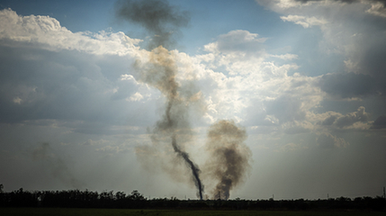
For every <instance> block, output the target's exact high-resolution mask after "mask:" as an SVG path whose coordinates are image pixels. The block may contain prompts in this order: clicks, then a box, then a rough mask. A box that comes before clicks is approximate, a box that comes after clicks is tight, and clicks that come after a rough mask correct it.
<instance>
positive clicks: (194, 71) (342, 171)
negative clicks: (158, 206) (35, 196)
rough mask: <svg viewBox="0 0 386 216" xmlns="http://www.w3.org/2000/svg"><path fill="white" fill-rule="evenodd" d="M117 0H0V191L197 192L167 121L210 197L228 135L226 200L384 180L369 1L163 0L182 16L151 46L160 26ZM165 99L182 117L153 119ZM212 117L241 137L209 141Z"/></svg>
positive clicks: (363, 188)
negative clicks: (149, 25)
mask: <svg viewBox="0 0 386 216" xmlns="http://www.w3.org/2000/svg"><path fill="white" fill-rule="evenodd" d="M125 2H126V1H118V2H114V1H0V29H1V31H0V61H1V62H0V71H1V75H0V103H1V104H2V106H1V108H0V116H1V118H0V129H1V132H0V133H1V136H0V145H1V150H0V173H2V174H1V175H0V183H2V184H3V185H4V189H5V190H6V191H12V190H16V189H19V188H20V187H23V188H24V189H26V190H61V189H74V188H77V189H89V190H97V191H103V190H114V191H125V192H127V193H129V192H131V191H132V190H139V191H140V192H141V193H143V194H144V195H145V196H147V197H171V196H175V197H177V198H181V199H182V198H184V197H185V196H186V197H189V198H196V197H197V196H196V195H197V194H196V187H195V180H194V179H192V176H191V173H190V170H189V167H188V166H186V162H184V161H183V160H182V157H181V155H179V154H177V153H176V152H175V151H173V148H172V147H171V145H170V143H171V138H172V137H173V136H176V137H177V141H178V146H179V147H180V148H181V149H182V150H183V151H185V152H186V153H188V154H189V156H190V159H191V160H192V161H193V162H194V163H195V164H196V165H197V167H199V168H200V170H201V172H200V176H201V179H202V182H203V184H204V186H205V188H204V196H205V197H207V198H213V196H214V195H215V194H216V193H215V191H216V190H217V189H218V187H217V186H216V185H217V184H218V182H217V180H218V179H216V178H215V177H214V176H213V173H215V171H214V168H213V167H221V166H223V164H224V163H220V162H219V160H220V159H219V157H216V156H214V155H216V154H215V153H214V152H216V149H219V148H221V147H224V148H225V147H226V148H231V147H232V148H235V149H237V151H235V152H238V153H239V154H240V155H241V156H242V157H241V158H242V160H241V159H240V160H239V161H243V163H240V164H242V165H243V169H242V170H244V171H245V172H242V173H241V174H239V176H238V177H237V178H235V180H234V181H235V183H234V185H231V187H230V198H231V199H232V198H236V197H240V198H245V199H268V198H271V197H272V194H274V195H275V198H277V199H296V198H306V199H318V198H326V196H327V194H329V196H330V197H340V196H347V197H357V196H377V195H381V193H382V188H383V187H384V186H385V184H386V171H385V169H384V168H383V167H384V166H385V165H386V158H385V157H384V155H385V153H386V146H385V142H384V140H385V136H386V134H385V129H386V117H385V116H386V113H385V110H386V102H385V101H386V100H385V93H386V89H385V86H386V72H385V68H386V64H385V61H384V60H383V58H384V57H383V56H384V55H385V54H386V39H385V38H386V37H385V36H386V27H385V26H386V9H385V5H384V3H383V2H382V1H376V0H374V1H360V0H358V1H349V2H346V1H339V0H337V1H335V0H324V1H297V0H275V1H268V0H257V1H188V0H184V1H162V2H163V3H165V4H166V5H167V8H168V9H169V10H170V11H169V12H170V14H172V15H173V16H177V15H179V14H185V15H186V14H187V17H188V21H189V22H188V23H187V25H186V26H184V25H182V26H177V27H179V28H174V27H175V26H172V24H170V23H168V24H167V28H170V29H172V30H170V29H167V28H165V29H162V30H165V32H168V33H170V35H171V36H172V39H173V40H172V41H166V42H167V43H168V44H171V45H170V46H169V45H168V44H157V46H158V45H161V47H158V48H156V49H153V48H154V46H153V47H150V46H149V44H150V45H151V44H152V43H156V42H157V40H158V39H159V37H160V35H154V32H152V30H151V29H146V28H145V27H143V26H141V24H139V23H141V22H143V20H140V21H139V22H137V23H135V22H134V21H133V19H135V18H128V19H126V18H125V16H127V17H130V14H125V16H118V15H117V14H118V11H119V9H120V8H123V7H124V6H123V5H124V4H125ZM129 2H136V1H129ZM155 2H158V1H153V3H155ZM130 7H132V6H130ZM144 13H145V12H144ZM145 18H146V17H144V19H145ZM130 19H131V20H130ZM161 36H162V35H161ZM163 47H167V48H169V50H166V49H164V48H163ZM168 71H169V72H170V71H171V72H172V73H171V74H170V73H167V72H168ZM164 77H168V78H169V81H170V80H172V81H173V82H172V83H174V82H175V84H176V85H175V87H176V88H175V90H176V94H174V93H173V91H172V90H170V89H174V88H169V87H170V86H171V85H170V82H169V83H168V84H166V83H165V82H164V81H162V80H163V79H162V78H164ZM172 93H173V94H172ZM168 104H169V105H170V106H171V107H172V109H171V110H172V113H173V114H172V115H171V116H172V119H175V120H173V121H175V122H177V123H176V124H177V125H179V127H175V128H174V127H172V128H167V130H166V129H162V130H161V128H162V127H161V126H162V124H163V123H165V121H166V120H165V119H166V117H165V116H167V115H168V112H169V111H168V109H167V107H168ZM222 120H227V121H229V124H230V125H234V126H235V127H234V128H237V129H238V130H240V131H245V133H246V135H247V136H246V138H245V140H244V138H240V139H236V138H234V137H227V135H223V137H224V138H223V139H220V140H222V141H216V140H213V137H211V135H210V134H213V133H212V132H213V130H215V129H216V128H217V129H218V130H220V129H219V128H218V126H219V125H222V124H224V121H222ZM169 123H170V122H169ZM181 128H184V129H186V130H182V129H181ZM211 131H212V132H211ZM220 131H221V130H220ZM229 134H232V133H229ZM242 137H243V136H242ZM228 139H229V140H233V141H234V142H235V143H238V144H237V145H235V146H237V147H235V146H234V145H229V143H233V141H232V142H231V141H229V140H228ZM227 140H228V141H227ZM235 140H236V141H235ZM215 165H216V166H215ZM240 166H241V165H240ZM224 169H225V168H224ZM224 175H225V174H224ZM229 178H230V177H229Z"/></svg>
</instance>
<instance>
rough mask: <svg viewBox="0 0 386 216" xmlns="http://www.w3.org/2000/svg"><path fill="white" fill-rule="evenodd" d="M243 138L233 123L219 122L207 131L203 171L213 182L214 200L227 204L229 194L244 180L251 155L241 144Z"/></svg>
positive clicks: (245, 136)
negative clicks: (206, 151) (223, 201)
mask: <svg viewBox="0 0 386 216" xmlns="http://www.w3.org/2000/svg"><path fill="white" fill-rule="evenodd" d="M246 138H247V133H246V131H245V129H243V128H241V127H237V126H236V125H235V123H234V122H233V121H226V120H221V121H219V122H217V123H215V124H213V125H212V126H211V127H210V129H209V131H208V140H207V143H206V149H207V150H208V151H209V153H210V156H211V157H210V159H209V161H208V162H207V165H206V168H207V172H208V175H209V177H210V179H212V180H215V181H216V186H215V189H214V190H213V191H212V196H213V198H214V199H223V200H227V199H228V198H229V195H230V190H231V189H233V188H234V187H235V186H237V185H238V184H240V183H242V182H243V180H244V179H245V177H246V176H247V174H248V171H249V169H250V159H251V151H250V149H249V148H248V147H247V146H246V145H245V144H244V141H245V140H246Z"/></svg>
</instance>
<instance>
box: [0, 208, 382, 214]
mask: <svg viewBox="0 0 386 216" xmlns="http://www.w3.org/2000/svg"><path fill="white" fill-rule="evenodd" d="M0 215H4V216H24V215H25V216H27V215H28V216H34V215H36V216H37V215H39V216H48V215H55V216H64V215H66V216H131V215H133V216H135V215H147V216H169V215H170V216H179V215H181V216H193V215H204V216H232V215H234V216H236V215H237V216H249V215H258V216H295V215H296V216H313V215H315V216H319V215H320V216H321V215H329V216H341V215H347V216H349V215H350V216H356V215H358V216H359V215H363V216H365V215H366V216H373V215H374V216H376V215H386V213H385V212H368V211H245V210H240V211H216V210H191V211H189V210H132V209H75V208H0Z"/></svg>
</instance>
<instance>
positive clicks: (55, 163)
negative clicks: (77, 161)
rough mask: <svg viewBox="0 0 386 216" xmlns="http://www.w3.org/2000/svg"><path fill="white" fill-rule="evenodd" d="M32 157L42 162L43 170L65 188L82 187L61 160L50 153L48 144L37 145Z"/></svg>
mask: <svg viewBox="0 0 386 216" xmlns="http://www.w3.org/2000/svg"><path fill="white" fill-rule="evenodd" d="M32 157H33V159H34V160H35V161H40V162H42V163H43V168H44V169H47V170H48V171H49V172H50V174H51V175H52V176H53V177H54V178H56V179H58V180H59V181H60V182H62V183H63V184H65V185H66V186H70V187H72V188H77V189H79V188H81V187H82V185H83V184H82V183H81V182H79V181H78V180H77V179H75V177H74V175H73V174H72V173H71V172H70V170H69V169H68V167H67V165H66V163H65V162H64V161H63V160H62V158H60V157H59V156H58V155H57V154H55V153H54V152H53V151H52V149H51V147H50V144H49V143H41V144H39V145H38V146H37V147H36V148H35V149H34V150H33V152H32Z"/></svg>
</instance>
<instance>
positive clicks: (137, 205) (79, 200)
mask: <svg viewBox="0 0 386 216" xmlns="http://www.w3.org/2000/svg"><path fill="white" fill-rule="evenodd" d="M0 207H51V208H52V207H61V208H129V209H130V208H131V209H171V208H180V209H223V210H236V209H240V210H241V209H248V210H315V209H316V210H330V209H331V210H333V209H335V210H336V209H341V210H348V209H352V210H375V211H386V201H385V198H383V197H375V198H372V197H357V198H355V199H350V198H346V197H340V198H336V199H324V200H320V199H319V200H304V199H297V200H273V199H270V200H242V199H239V198H236V199H234V200H202V201H200V200H179V199H177V198H174V197H172V198H155V199H147V198H145V197H144V196H143V195H142V194H140V193H139V192H138V191H136V190H134V191H133V192H131V193H130V194H125V193H124V192H116V193H113V191H110V192H101V193H98V192H93V191H88V190H86V191H80V190H67V191H24V190H23V189H22V188H21V189H19V190H16V191H12V192H2V191H1V190H0Z"/></svg>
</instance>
